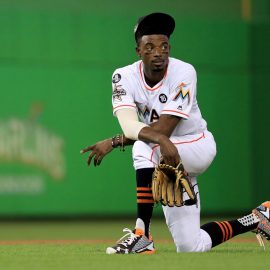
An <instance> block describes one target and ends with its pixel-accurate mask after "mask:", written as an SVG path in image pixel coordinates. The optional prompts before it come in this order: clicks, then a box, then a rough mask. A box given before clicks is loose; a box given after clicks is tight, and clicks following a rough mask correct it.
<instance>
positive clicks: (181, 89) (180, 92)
mask: <svg viewBox="0 0 270 270" xmlns="http://www.w3.org/2000/svg"><path fill="white" fill-rule="evenodd" d="M187 85H188V84H185V83H183V82H182V83H181V84H180V85H179V86H178V87H177V88H176V91H177V94H176V95H175V97H174V98H173V100H174V101H176V100H177V99H178V98H179V97H181V98H182V100H184V99H185V98H187V99H188V103H189V101H190V89H187V90H186V89H185V87H186V86H187Z"/></svg>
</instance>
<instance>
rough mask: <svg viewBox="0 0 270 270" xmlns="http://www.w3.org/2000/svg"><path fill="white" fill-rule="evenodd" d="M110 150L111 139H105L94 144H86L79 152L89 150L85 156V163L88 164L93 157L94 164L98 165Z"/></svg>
mask: <svg viewBox="0 0 270 270" xmlns="http://www.w3.org/2000/svg"><path fill="white" fill-rule="evenodd" d="M112 150H113V147H112V139H106V140H104V141H100V142H97V143H96V144H94V145H91V146H87V147H86V148H84V149H82V150H81V151H80V154H84V153H86V152H89V151H91V152H90V154H89V156H88V158H87V165H88V166H90V164H91V161H92V159H93V158H94V166H99V165H100V164H101V161H102V159H103V158H104V157H105V156H106V155H107V154H108V153H110V152H111V151H112Z"/></svg>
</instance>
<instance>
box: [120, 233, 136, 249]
mask: <svg viewBox="0 0 270 270" xmlns="http://www.w3.org/2000/svg"><path fill="white" fill-rule="evenodd" d="M123 232H127V233H126V234H125V235H124V236H122V237H121V238H120V239H119V240H118V241H117V244H121V245H123V246H125V247H127V246H129V245H131V244H132V243H133V242H134V240H135V239H137V237H138V235H136V234H135V233H133V231H132V230H130V229H128V228H125V229H123ZM127 236H128V238H127V239H126V240H124V241H122V240H123V239H124V238H125V237H127ZM121 241H122V242H121Z"/></svg>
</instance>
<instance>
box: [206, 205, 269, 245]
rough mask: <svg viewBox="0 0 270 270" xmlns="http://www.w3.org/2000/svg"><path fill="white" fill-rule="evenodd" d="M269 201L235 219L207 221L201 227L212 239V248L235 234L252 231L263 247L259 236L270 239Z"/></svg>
mask: <svg viewBox="0 0 270 270" xmlns="http://www.w3.org/2000/svg"><path fill="white" fill-rule="evenodd" d="M269 212H270V202H265V203H263V204H261V205H260V206H258V207H257V208H256V209H254V210H253V211H252V212H251V213H249V214H247V215H245V216H243V217H241V218H238V219H235V220H228V221H222V222H220V221H219V222H217V221H216V222H209V223H207V224H204V225H203V226H202V227H201V229H202V230H204V231H205V232H207V233H208V234H209V236H210V237H211V240H212V248H213V247H215V246H217V245H219V244H222V243H223V242H225V241H228V240H229V239H231V238H233V237H234V236H236V235H239V234H243V233H246V232H249V231H253V232H255V233H256V234H257V238H258V240H259V243H260V245H261V246H263V247H264V244H263V240H262V238H261V236H263V237H264V238H266V239H267V240H270V218H269Z"/></svg>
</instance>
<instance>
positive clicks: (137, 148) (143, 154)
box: [132, 141, 154, 170]
mask: <svg viewBox="0 0 270 270" xmlns="http://www.w3.org/2000/svg"><path fill="white" fill-rule="evenodd" d="M151 154H152V148H151V147H150V146H149V144H147V143H145V142H142V141H136V142H135V143H134V145H133V148H132V158H133V165H134V167H135V169H136V170H137V169H142V168H150V167H154V165H153V162H152V161H151Z"/></svg>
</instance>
